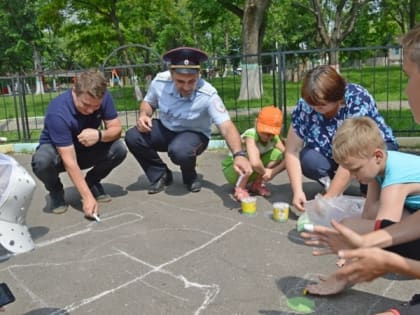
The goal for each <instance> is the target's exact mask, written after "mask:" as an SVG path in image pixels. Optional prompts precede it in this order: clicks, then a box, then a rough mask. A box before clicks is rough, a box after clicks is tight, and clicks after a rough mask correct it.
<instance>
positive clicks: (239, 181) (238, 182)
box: [235, 174, 244, 187]
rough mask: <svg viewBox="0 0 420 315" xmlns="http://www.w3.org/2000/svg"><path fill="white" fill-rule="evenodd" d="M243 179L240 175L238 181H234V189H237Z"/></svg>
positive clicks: (242, 175)
mask: <svg viewBox="0 0 420 315" xmlns="http://www.w3.org/2000/svg"><path fill="white" fill-rule="evenodd" d="M243 178H244V174H241V175H240V176H239V177H238V180H237V181H236V185H235V186H236V187H239V185H240V184H241V181H242V179H243Z"/></svg>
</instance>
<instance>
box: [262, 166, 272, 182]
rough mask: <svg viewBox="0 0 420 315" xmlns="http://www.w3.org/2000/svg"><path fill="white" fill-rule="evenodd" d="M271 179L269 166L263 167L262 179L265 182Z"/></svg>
mask: <svg viewBox="0 0 420 315" xmlns="http://www.w3.org/2000/svg"><path fill="white" fill-rule="evenodd" d="M272 179H273V170H272V169H271V168H265V169H264V174H263V176H262V180H263V181H265V182H269V181H270V180H272Z"/></svg>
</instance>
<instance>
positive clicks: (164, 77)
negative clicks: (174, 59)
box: [155, 71, 172, 81]
mask: <svg viewBox="0 0 420 315" xmlns="http://www.w3.org/2000/svg"><path fill="white" fill-rule="evenodd" d="M155 80H159V81H171V80H172V78H171V73H170V72H169V71H164V72H159V73H158V74H157V75H156V77H155Z"/></svg>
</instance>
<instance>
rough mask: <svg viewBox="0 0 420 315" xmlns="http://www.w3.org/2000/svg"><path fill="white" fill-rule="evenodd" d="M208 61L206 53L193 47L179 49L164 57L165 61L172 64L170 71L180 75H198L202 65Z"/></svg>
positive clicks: (170, 51)
mask: <svg viewBox="0 0 420 315" xmlns="http://www.w3.org/2000/svg"><path fill="white" fill-rule="evenodd" d="M207 59H208V56H207V54H206V53H205V52H203V51H201V50H199V49H197V48H191V47H178V48H175V49H172V50H169V51H167V52H166V53H165V54H164V55H163V60H164V61H166V62H168V63H169V64H170V65H169V69H171V70H174V71H176V72H178V73H197V72H198V71H200V63H201V62H203V61H206V60H207Z"/></svg>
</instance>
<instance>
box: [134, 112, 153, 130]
mask: <svg viewBox="0 0 420 315" xmlns="http://www.w3.org/2000/svg"><path fill="white" fill-rule="evenodd" d="M137 129H138V130H139V131H140V132H150V131H151V130H152V118H151V117H149V116H147V115H140V117H139V119H138V120H137Z"/></svg>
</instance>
